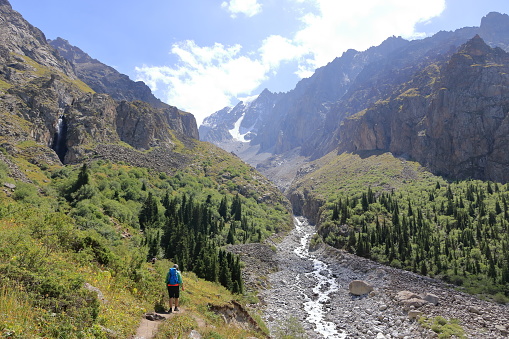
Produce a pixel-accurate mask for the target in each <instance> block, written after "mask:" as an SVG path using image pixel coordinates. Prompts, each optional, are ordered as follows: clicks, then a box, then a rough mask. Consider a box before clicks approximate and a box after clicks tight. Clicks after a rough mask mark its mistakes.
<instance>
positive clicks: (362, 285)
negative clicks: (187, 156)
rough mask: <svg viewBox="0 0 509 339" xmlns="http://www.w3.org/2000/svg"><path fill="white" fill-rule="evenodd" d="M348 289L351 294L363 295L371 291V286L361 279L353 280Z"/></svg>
mask: <svg viewBox="0 0 509 339" xmlns="http://www.w3.org/2000/svg"><path fill="white" fill-rule="evenodd" d="M348 290H349V291H350V293H351V294H353V295H364V294H368V293H369V292H371V291H373V286H372V285H371V284H369V283H367V282H365V281H363V280H353V281H352V282H351V283H350V284H349V285H348Z"/></svg>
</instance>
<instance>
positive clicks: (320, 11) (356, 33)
mask: <svg viewBox="0 0 509 339" xmlns="http://www.w3.org/2000/svg"><path fill="white" fill-rule="evenodd" d="M294 1H296V2H298V3H302V2H308V3H310V4H315V5H316V7H317V14H312V13H308V14H305V15H304V16H302V18H301V20H302V22H303V24H304V27H303V28H302V29H301V30H300V31H298V32H297V33H296V34H295V36H294V38H293V43H294V44H296V45H298V46H301V48H303V49H305V50H307V51H309V53H311V54H312V57H311V58H310V59H308V60H307V61H306V62H304V63H301V64H300V70H301V74H309V72H310V71H311V72H312V71H313V70H314V69H316V68H317V67H320V66H323V65H325V64H327V62H330V61H332V60H333V59H334V58H335V57H337V56H340V55H341V54H342V53H343V52H344V51H345V50H347V49H348V48H353V49H357V50H360V51H362V50H365V49H367V48H369V47H371V46H376V45H378V44H380V43H381V42H382V41H383V40H385V39H386V38H387V37H390V36H393V35H395V36H403V37H404V38H415V37H422V34H420V33H419V32H416V31H415V25H416V24H417V23H419V22H425V21H428V20H429V19H431V18H433V17H435V16H438V15H440V13H442V12H443V10H444V9H445V0H424V1H422V0H412V1H409V0H356V1H338V0H294Z"/></svg>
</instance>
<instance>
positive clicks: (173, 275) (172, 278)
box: [166, 267, 179, 285]
mask: <svg viewBox="0 0 509 339" xmlns="http://www.w3.org/2000/svg"><path fill="white" fill-rule="evenodd" d="M166 283H167V284H168V285H178V283H179V278H178V276H177V269H176V268H175V267H172V268H170V271H169V272H168V276H167V278H166Z"/></svg>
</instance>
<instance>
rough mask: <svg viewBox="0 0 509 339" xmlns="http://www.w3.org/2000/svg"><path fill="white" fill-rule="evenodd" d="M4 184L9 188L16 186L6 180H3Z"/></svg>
mask: <svg viewBox="0 0 509 339" xmlns="http://www.w3.org/2000/svg"><path fill="white" fill-rule="evenodd" d="M4 186H5V187H7V188H10V189H11V190H13V189H15V188H16V185H14V184H11V183H8V182H4Z"/></svg>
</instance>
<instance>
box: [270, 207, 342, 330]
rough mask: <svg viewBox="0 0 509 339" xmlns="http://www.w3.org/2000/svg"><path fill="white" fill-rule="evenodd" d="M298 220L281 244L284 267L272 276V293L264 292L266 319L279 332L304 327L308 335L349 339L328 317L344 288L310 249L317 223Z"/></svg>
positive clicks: (281, 266) (280, 262)
mask: <svg viewBox="0 0 509 339" xmlns="http://www.w3.org/2000/svg"><path fill="white" fill-rule="evenodd" d="M294 223H295V229H294V230H293V231H292V233H291V234H290V236H287V237H286V238H285V239H284V240H283V242H282V243H281V244H278V247H279V249H280V251H279V253H278V256H279V259H278V261H279V265H280V268H282V269H281V270H279V271H278V272H275V273H272V274H270V275H269V282H270V283H271V285H272V289H271V290H272V292H271V293H267V294H265V295H263V293H262V298H263V299H264V301H265V302H266V304H267V308H266V312H265V314H266V321H267V323H268V324H269V327H270V328H271V329H272V330H273V331H272V332H275V333H278V332H279V333H284V334H294V333H290V332H291V331H292V328H293V329H294V331H295V328H297V330H298V328H299V327H302V328H304V330H305V331H306V335H305V337H307V338H345V337H346V333H345V332H344V331H343V330H341V329H340V328H339V327H338V326H337V324H335V323H333V322H331V321H328V320H326V315H327V314H328V313H330V306H329V302H330V295H331V294H332V293H334V292H337V291H338V290H339V288H340V286H339V284H338V279H337V278H336V277H334V275H333V273H332V272H331V270H330V268H329V267H328V265H327V264H326V263H324V262H323V261H321V260H318V259H316V258H315V257H314V256H313V254H312V253H310V252H309V249H308V248H309V242H310V240H311V237H312V235H313V234H314V233H315V228H314V226H311V225H309V223H308V221H307V220H306V219H305V218H303V217H294ZM296 323H297V325H301V326H295V325H296Z"/></svg>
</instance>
